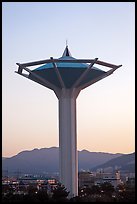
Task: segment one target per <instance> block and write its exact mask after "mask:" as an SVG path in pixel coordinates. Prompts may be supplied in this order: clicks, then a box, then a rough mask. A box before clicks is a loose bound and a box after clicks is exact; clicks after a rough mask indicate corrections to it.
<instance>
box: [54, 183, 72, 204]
mask: <svg viewBox="0 0 137 204" xmlns="http://www.w3.org/2000/svg"><path fill="white" fill-rule="evenodd" d="M52 193H53V195H52V198H53V199H55V200H57V201H66V200H68V199H67V196H68V194H69V192H68V191H67V190H66V188H65V186H62V185H60V184H59V185H58V186H57V187H56V188H55V189H54V190H52Z"/></svg>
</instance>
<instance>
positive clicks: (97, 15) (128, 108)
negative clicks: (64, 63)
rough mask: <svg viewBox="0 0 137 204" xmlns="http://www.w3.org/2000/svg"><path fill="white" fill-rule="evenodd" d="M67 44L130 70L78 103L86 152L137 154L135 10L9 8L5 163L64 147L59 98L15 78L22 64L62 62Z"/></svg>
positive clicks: (5, 16) (5, 20)
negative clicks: (19, 155) (7, 159)
mask: <svg viewBox="0 0 137 204" xmlns="http://www.w3.org/2000/svg"><path fill="white" fill-rule="evenodd" d="M66 40H67V41H68V47H69V50H70V52H71V54H72V56H73V57H75V58H83V59H84V58H86V59H89V58H90V59H93V58H96V57H98V58H99V60H101V61H105V62H108V63H112V64H116V65H120V64H122V67H120V68H119V69H117V70H116V71H115V72H114V73H113V74H112V75H110V76H109V77H107V78H105V79H103V80H101V81H99V82H97V83H95V84H93V85H92V86H90V87H88V88H86V89H84V90H83V91H81V93H80V95H79V96H78V98H77V140H78V144H77V145H78V150H82V149H87V150H89V151H93V152H109V153H132V152H134V151H135V113H134V112H135V3H134V2H85V3H84V2H3V3H2V85H3V86H2V96H3V100H2V109H3V111H2V117H3V122H2V127H3V129H2V130H3V131H2V154H3V156H5V157H10V156H13V155H15V154H17V153H19V152H20V151H23V150H32V149H34V148H44V147H52V146H59V133H58V100H57V98H56V96H55V94H54V92H53V91H51V90H50V89H47V88H46V87H44V86H41V85H39V84H37V83H35V82H33V81H31V80H27V79H26V78H24V77H22V76H20V75H18V74H16V73H15V71H17V68H18V66H17V65H16V63H17V62H18V63H23V62H31V61H37V60H44V59H49V58H50V57H54V58H59V57H61V56H62V53H63V51H64V49H65V46H66ZM37 67H38V66H37ZM96 67H97V66H96ZM33 68H35V67H30V69H33ZM99 68H101V67H99Z"/></svg>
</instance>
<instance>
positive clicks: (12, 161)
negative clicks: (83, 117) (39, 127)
mask: <svg viewBox="0 0 137 204" xmlns="http://www.w3.org/2000/svg"><path fill="white" fill-rule="evenodd" d="M129 155H130V156H128V155H125V154H120V153H118V154H112V153H103V152H90V151H87V150H82V151H78V167H79V170H90V169H93V168H94V169H95V167H101V165H102V166H103V165H105V166H104V167H107V166H110V165H112V166H113V163H114V165H117V164H118V165H119V164H122V161H123V164H124V163H125V164H126V163H127V162H126V158H127V159H128V162H129V161H130V162H131V163H132V164H133V165H132V166H133V168H134V165H135V162H134V160H135V154H134V153H133V154H129ZM131 157H132V159H131ZM122 158H123V159H122ZM116 159H117V160H116ZM106 165H107V166H106ZM2 170H8V171H9V172H15V171H21V172H22V173H46V172H49V173H53V172H59V148H58V147H50V148H41V149H36V148H35V149H33V150H26V151H22V152H20V153H18V154H17V155H15V156H12V157H10V158H4V159H2Z"/></svg>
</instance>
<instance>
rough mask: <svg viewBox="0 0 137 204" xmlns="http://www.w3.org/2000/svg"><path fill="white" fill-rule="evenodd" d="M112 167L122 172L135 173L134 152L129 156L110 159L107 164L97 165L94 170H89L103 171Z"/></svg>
mask: <svg viewBox="0 0 137 204" xmlns="http://www.w3.org/2000/svg"><path fill="white" fill-rule="evenodd" d="M108 167H112V168H114V169H115V167H116V168H117V169H119V170H120V171H123V172H127V171H128V172H132V173H134V172H135V152H134V153H131V154H124V155H122V156H119V157H117V158H114V159H111V160H109V161H108V162H105V163H104V164H101V165H98V166H96V167H94V168H91V170H92V171H95V170H97V169H101V168H102V169H104V168H108Z"/></svg>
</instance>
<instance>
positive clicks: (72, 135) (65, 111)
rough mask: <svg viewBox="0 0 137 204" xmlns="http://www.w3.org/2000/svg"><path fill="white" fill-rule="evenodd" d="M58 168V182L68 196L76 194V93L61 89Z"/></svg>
mask: <svg viewBox="0 0 137 204" xmlns="http://www.w3.org/2000/svg"><path fill="white" fill-rule="evenodd" d="M59 170H60V182H61V183H62V184H63V185H64V186H65V187H66V188H67V190H68V191H70V193H69V197H70V198H71V197H74V196H77V195H78V159H77V134H76V94H75V92H73V94H72V91H70V90H69V89H63V91H62V92H61V94H60V97H59Z"/></svg>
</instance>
